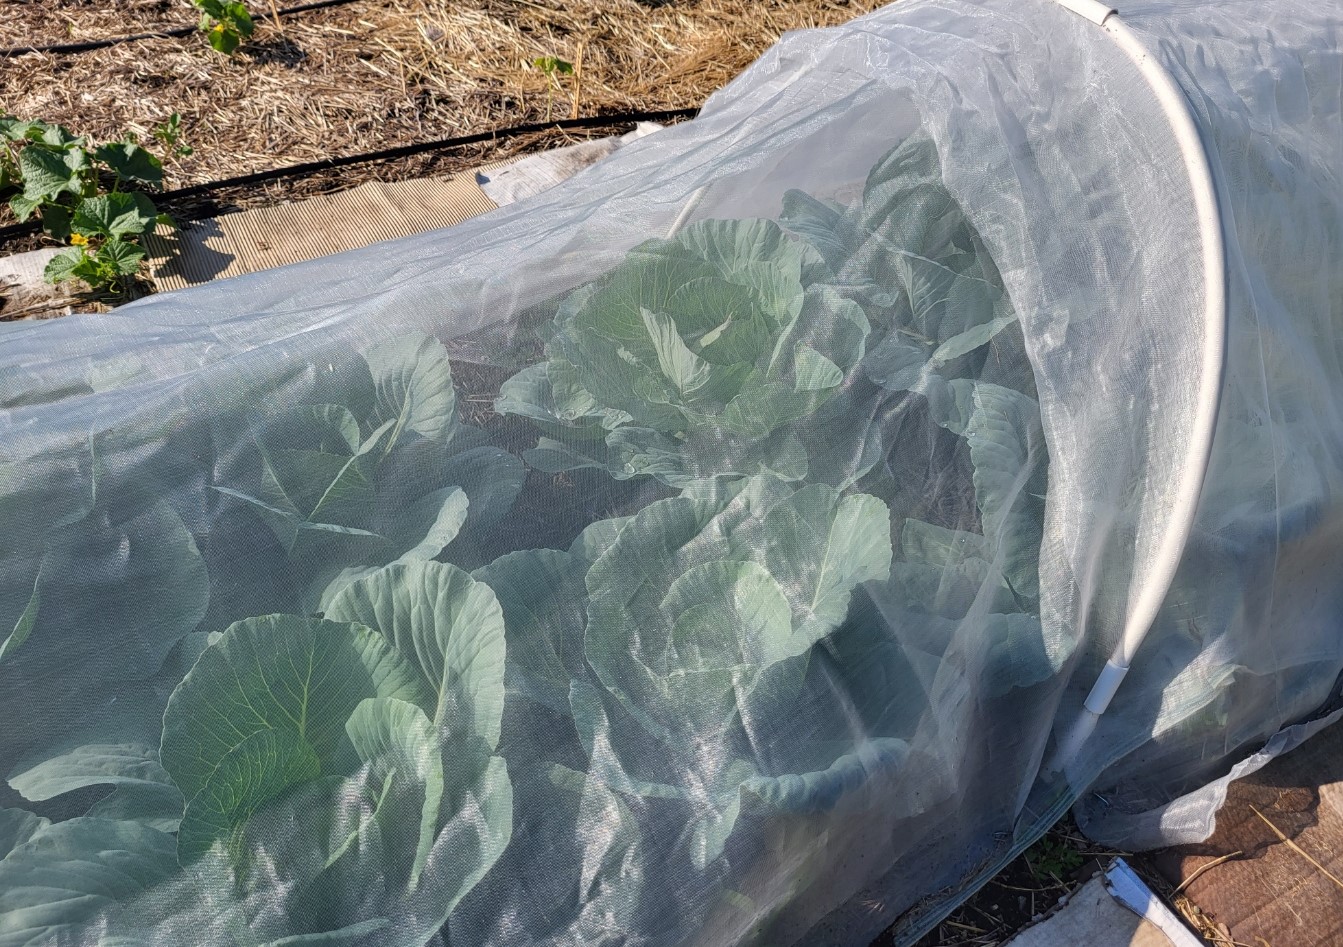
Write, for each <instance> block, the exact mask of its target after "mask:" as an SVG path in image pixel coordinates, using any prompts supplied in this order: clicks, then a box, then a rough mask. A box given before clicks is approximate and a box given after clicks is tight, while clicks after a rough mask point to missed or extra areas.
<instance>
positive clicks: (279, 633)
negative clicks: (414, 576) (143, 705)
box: [160, 615, 429, 827]
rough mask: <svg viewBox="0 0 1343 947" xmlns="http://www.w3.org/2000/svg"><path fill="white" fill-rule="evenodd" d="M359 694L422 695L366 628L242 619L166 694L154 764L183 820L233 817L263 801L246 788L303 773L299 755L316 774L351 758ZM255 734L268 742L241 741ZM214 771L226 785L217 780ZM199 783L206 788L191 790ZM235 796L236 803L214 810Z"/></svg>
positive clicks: (219, 821) (406, 668)
mask: <svg viewBox="0 0 1343 947" xmlns="http://www.w3.org/2000/svg"><path fill="white" fill-rule="evenodd" d="M367 697H399V698H402V699H405V700H410V701H412V702H416V703H425V702H427V701H428V700H429V696H428V694H427V693H426V691H425V689H424V686H423V684H422V682H421V680H420V678H419V676H418V675H417V674H416V673H415V670H414V669H413V668H412V667H411V666H410V665H409V664H407V663H406V661H405V660H403V659H402V658H401V657H400V656H399V655H398V654H397V653H396V651H395V650H393V648H392V647H391V646H390V644H389V643H388V642H387V640H386V639H385V638H383V637H382V636H381V635H379V634H377V633H376V632H374V631H372V630H370V629H368V628H365V627H362V626H360V625H354V624H348V623H338V622H333V621H326V620H322V619H314V618H302V617H298V616H292V615H269V616H264V617H261V618H249V619H246V620H244V621H240V622H237V623H236V624H233V625H231V626H229V628H228V629H227V630H225V632H224V634H223V635H222V636H221V637H220V638H219V640H218V641H216V642H215V643H214V644H212V645H210V647H208V648H206V649H205V651H204V653H202V654H201V656H200V658H199V659H198V660H197V661H196V664H195V665H194V666H193V667H192V669H191V671H190V672H189V673H188V674H187V675H186V677H185V678H184V679H183V680H182V683H181V684H179V685H178V687H177V689H176V690H175V691H174V692H173V695H172V698H171V699H170V700H169V701H168V707H167V710H166V711H165V712H164V715H163V743H162V746H161V748H160V758H161V762H162V764H163V768H164V769H165V770H167V772H168V774H169V775H170V776H171V777H172V779H173V782H174V783H176V784H177V786H178V787H179V788H180V789H181V790H182V793H183V795H184V796H185V797H186V798H187V800H188V811H189V812H191V811H192V810H195V811H194V812H193V813H192V817H193V819H195V820H197V821H198V822H199V823H202V824H207V825H211V826H215V827H220V826H223V825H226V824H233V823H231V822H230V819H231V818H232V815H231V813H232V812H238V813H242V812H243V810H244V809H246V810H248V811H250V810H252V809H255V808H256V807H257V806H259V805H260V804H261V803H262V802H264V801H265V799H263V798H261V797H260V795H258V793H257V792H255V791H253V790H252V789H250V788H248V787H249V786H253V787H254V786H262V787H264V790H265V794H267V798H269V796H273V795H278V794H279V793H280V792H281V791H283V789H284V788H285V786H286V785H288V784H289V783H290V782H293V781H295V780H296V779H297V778H298V777H300V776H303V777H306V776H308V775H310V769H311V767H310V761H308V760H307V754H308V753H311V754H312V757H313V758H315V760H316V761H317V763H318V765H319V766H320V769H321V771H322V772H325V773H340V772H342V771H343V770H344V769H345V768H346V767H347V766H348V765H349V762H350V761H351V757H350V753H349V752H348V741H347V739H346V735H345V722H346V721H347V720H348V719H349V718H350V714H351V713H353V712H354V708H355V707H356V706H358V704H359V702H360V701H361V700H363V699H365V698H367ZM262 732H270V733H271V734H272V739H273V742H272V743H269V744H266V743H257V742H251V743H249V742H248V741H249V740H253V738H254V737H255V735H256V734H258V733H262ZM257 739H259V738H257ZM226 761H227V765H226ZM217 769H218V770H219V771H220V772H219V774H216V770H217ZM277 770H278V771H279V772H280V773H281V774H290V775H291V776H292V777H294V778H293V779H290V780H288V781H286V779H285V778H283V775H281V776H277V775H276V771H277ZM224 777H228V778H229V779H230V780H231V781H232V782H233V783H234V784H236V785H223V784H220V783H219V781H218V780H219V779H220V778H224ZM211 783H214V785H210V784H211ZM207 786H208V787H209V794H208V795H205V796H198V794H200V793H202V792H203V791H204V790H206V788H207ZM235 799H244V800H245V801H246V804H245V805H244V806H241V807H240V808H237V809H234V810H228V811H225V810H224V808H221V807H224V804H225V803H226V802H228V801H229V800H235ZM207 806H208V807H209V808H202V807H207Z"/></svg>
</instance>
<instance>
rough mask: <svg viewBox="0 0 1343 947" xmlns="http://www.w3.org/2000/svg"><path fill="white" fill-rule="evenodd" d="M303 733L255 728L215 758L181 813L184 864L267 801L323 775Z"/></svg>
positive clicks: (179, 846)
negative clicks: (202, 781)
mask: <svg viewBox="0 0 1343 947" xmlns="http://www.w3.org/2000/svg"><path fill="white" fill-rule="evenodd" d="M305 736H306V734H305V733H303V732H300V731H298V730H296V729H281V730H275V729H267V730H256V731H253V732H252V733H251V734H249V735H248V736H247V737H245V738H243V739H242V740H241V741H239V742H238V743H237V745H235V746H233V747H232V748H231V749H229V751H228V752H227V753H225V754H224V755H223V756H222V757H221V758H220V759H219V762H218V763H217V764H216V765H215V767H214V769H213V770H212V771H211V772H210V773H209V775H208V776H207V777H206V779H205V782H204V783H203V784H202V785H201V787H200V790H199V791H198V792H197V793H196V794H195V795H194V796H192V797H191V801H190V802H188V803H187V807H186V811H185V812H184V813H183V814H182V824H181V828H180V829H179V831H178V833H177V857H178V858H179V859H180V860H181V861H182V863H183V864H186V863H188V862H192V861H195V860H196V859H197V858H199V857H200V856H202V855H204V854H205V853H206V852H208V851H209V850H210V849H211V848H212V847H213V846H214V844H215V842H216V841H217V840H219V839H228V838H229V836H230V835H231V834H232V833H233V832H234V831H235V830H236V829H237V828H238V827H240V826H242V825H245V824H246V822H247V820H248V819H250V818H251V817H252V814H253V813H255V812H256V811H257V810H258V809H259V808H261V806H263V805H265V804H266V803H267V802H269V801H270V800H271V799H274V798H275V797H276V796H279V795H281V794H283V793H284V792H285V791H286V790H288V789H289V788H290V787H291V786H297V785H300V784H302V783H306V782H310V781H312V780H314V779H316V778H317V777H318V776H319V775H320V774H321V769H322V761H321V760H319V759H318V757H317V754H316V752H315V751H314V750H313V748H312V746H311V745H309V744H308V742H307V741H306V740H305ZM235 847H236V846H235ZM235 854H236V853H235Z"/></svg>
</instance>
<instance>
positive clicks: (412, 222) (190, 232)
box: [146, 173, 496, 292]
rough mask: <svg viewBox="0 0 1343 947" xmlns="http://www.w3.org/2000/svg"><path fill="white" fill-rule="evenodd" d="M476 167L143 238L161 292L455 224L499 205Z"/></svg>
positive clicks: (361, 188) (250, 212)
mask: <svg viewBox="0 0 1343 947" xmlns="http://www.w3.org/2000/svg"><path fill="white" fill-rule="evenodd" d="M495 206H496V205H495V203H494V201H492V200H490V199H489V198H488V197H486V196H485V192H484V191H482V190H481V189H480V186H479V185H477V184H476V181H475V176H474V173H466V174H455V175H452V176H450V177H440V178H418V179H416V180H413V181H396V182H394V183H384V182H381V181H370V182H368V183H367V184H361V185H359V186H358V187H355V188H351V189H350V190H348V191H341V192H339V193H336V194H329V195H324V196H321V197H313V198H309V199H308V200H305V201H299V202H296V203H293V204H279V205H276V206H274V207H260V208H257V209H255V210H247V211H240V212H238V213H235V214H224V215H221V216H219V217H215V218H212V219H210V220H203V221H199V222H197V223H193V224H188V225H186V226H185V227H183V228H182V229H181V230H179V231H172V230H167V229H165V228H160V229H159V231H158V232H157V233H156V234H154V236H152V237H149V238H148V239H147V240H146V243H147V249H148V250H149V263H150V273H151V275H152V276H153V278H154V283H155V285H156V286H157V287H158V290H159V292H167V291H168V290H173V289H183V288H185V287H187V286H194V285H196V284H198V283H204V282H208V281H209V280H212V279H223V278H225V277H229V276H241V275H242V274H243V273H254V272H256V271H258V270H266V269H270V268H271V267H275V266H283V265H284V264H286V263H299V262H301V261H303V260H313V259H316V258H317V257H321V256H326V255H328V254H331V253H340V252H341V251H344V250H355V249H358V248H359V247H366V246H368V245H370V244H373V243H380V242H382V241H383V240H393V239H395V238H397V237H407V236H410V235H411V234H416V233H423V232H424V231H426V230H433V229H435V228H438V227H451V226H452V225H453V224H459V223H461V222H462V221H463V220H466V219H467V218H469V217H475V216H476V215H478V214H483V213H485V212H486V211H491V210H494V208H495Z"/></svg>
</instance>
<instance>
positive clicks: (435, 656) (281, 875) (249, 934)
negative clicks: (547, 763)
mask: <svg viewBox="0 0 1343 947" xmlns="http://www.w3.org/2000/svg"><path fill="white" fill-rule="evenodd" d="M199 645H200V646H201V647H200V653H199V657H197V658H196V660H195V662H194V664H193V665H192V666H191V668H190V670H189V671H188V672H187V673H186V675H185V676H184V677H183V678H182V680H181V681H180V683H178V684H177V686H176V688H175V689H174V690H173V692H172V695H171V697H170V699H169V700H168V703H167V706H166V709H165V710H164V712H163V717H162V733H161V738H160V740H159V742H158V745H157V746H156V747H155V746H147V745H144V744H119V745H114V744H103V745H85V746H79V747H76V748H74V749H71V750H69V751H67V752H64V753H61V754H58V755H55V756H52V757H50V758H48V759H45V760H43V761H41V762H39V763H37V764H36V765H32V766H29V767H28V768H26V769H23V770H21V771H19V772H16V773H14V774H12V775H11V776H10V778H9V783H10V785H11V787H13V788H14V789H15V790H16V791H18V792H19V793H21V794H22V795H23V796H25V797H26V798H28V799H30V800H35V801H41V800H52V799H57V798H58V797H61V796H62V795H64V794H67V793H72V792H74V791H76V790H79V789H83V788H85V787H89V786H95V785H111V786H115V787H116V793H117V794H119V798H118V799H117V800H116V801H115V804H114V806H112V807H109V806H108V805H107V804H106V800H104V801H103V802H102V803H99V804H98V805H97V806H95V807H94V809H93V810H91V811H90V812H87V813H85V814H84V815H81V816H76V817H74V818H70V819H67V820H64V821H61V822H55V823H53V822H49V821H48V820H46V819H42V818H38V817H36V816H32V815H30V814H28V813H24V812H22V811H20V810H12V809H11V810H3V811H2V812H0V829H2V830H0V843H3V846H4V847H0V855H3V859H2V860H0V892H3V893H0V943H16V944H17V943H38V942H47V941H51V940H58V939H63V938H67V937H72V936H76V935H77V932H79V931H82V930H91V929H95V928H102V929H104V930H106V931H108V932H110V936H113V937H116V938H121V940H118V941H117V942H119V943H121V942H125V943H168V942H172V943H187V942H191V941H192V940H193V938H194V937H195V936H198V934H199V931H200V930H202V929H210V930H218V931H221V932H224V931H229V930H230V929H231V930H232V931H233V933H234V934H235V935H240V936H243V937H244V938H245V939H246V940H247V941H248V942H252V943H270V942H274V943H278V942H281V941H282V940H283V941H284V942H289V938H292V937H295V936H301V938H303V939H304V942H313V943H339V942H347V941H350V942H354V941H358V940H359V939H360V938H361V937H371V936H372V935H374V934H375V933H377V932H379V931H382V932H383V933H382V934H379V935H378V938H377V939H378V942H382V943H399V944H419V943H423V942H424V941H426V940H428V939H429V938H430V937H431V936H432V935H433V934H434V933H435V931H436V930H437V929H438V928H439V927H440V926H441V925H442V924H443V923H444V921H445V920H446V919H447V916H448V914H449V913H450V912H451V910H452V908H453V907H454V906H455V905H456V903H457V902H458V901H460V900H461V898H462V897H463V896H464V895H465V894H466V893H467V892H468V891H469V890H470V889H471V887H472V886H474V885H475V884H476V883H477V882H478V881H479V880H480V878H481V877H482V876H483V875H484V874H485V872H486V871H487V870H488V869H489V867H490V865H491V864H493V862H494V861H495V860H496V859H497V858H498V857H499V855H500V853H501V852H502V851H503V849H504V848H505V847H506V845H507V843H508V840H509V837H510V832H511V824H512V823H511V812H512V803H511V799H512V793H511V788H510V783H509V779H508V774H507V771H506V769H505V767H504V765H503V761H502V760H501V759H500V758H498V757H497V756H496V755H494V751H495V747H496V746H497V744H498V739H499V725H500V715H501V713H502V704H503V677H504V651H505V641H504V626H503V619H502V614H501V612H500V609H499V605H498V602H497V600H496V599H495V597H494V595H493V593H492V592H491V591H490V590H489V588H488V587H487V586H485V585H483V584H482V583H480V582H477V581H475V580H473V579H472V578H471V577H470V576H469V575H468V574H466V573H465V572H462V571H461V570H459V569H457V568H455V567H454V566H450V565H447V564H444V563H432V562H413V563H397V564H393V565H390V566H388V567H386V568H384V569H382V570H379V571H377V572H374V573H372V574H370V575H368V576H365V577H363V578H361V579H359V580H357V581H354V582H352V583H351V584H350V585H348V586H346V587H345V588H343V589H342V590H341V592H340V594H339V595H337V596H336V597H335V598H334V599H333V601H332V602H331V604H330V606H329V607H328V608H327V610H326V612H325V615H324V616H323V617H321V618H315V617H303V616H296V615H268V616H261V617H257V618H248V619H244V620H242V621H239V622H236V623H234V624H233V625H230V626H229V627H228V628H226V629H224V630H223V632H222V633H219V634H212V635H209V636H206V640H204V641H201V642H199ZM109 798H111V797H109ZM151 885H152V886H153V890H152V891H149V893H150V895H151V897H150V898H149V899H148V900H145V901H139V900H137V898H138V896H139V895H141V894H142V893H145V892H146V891H147V890H148V889H149V888H150V886H151ZM202 925H203V926H202ZM384 929H385V930H384ZM193 931H195V932H196V933H194V934H193Z"/></svg>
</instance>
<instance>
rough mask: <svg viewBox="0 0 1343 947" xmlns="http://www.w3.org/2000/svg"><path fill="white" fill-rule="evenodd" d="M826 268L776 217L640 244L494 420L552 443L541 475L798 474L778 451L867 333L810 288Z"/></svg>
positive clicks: (588, 295) (838, 298)
mask: <svg viewBox="0 0 1343 947" xmlns="http://www.w3.org/2000/svg"><path fill="white" fill-rule="evenodd" d="M816 266H820V267H822V268H824V264H823V263H822V262H821V261H820V260H819V258H817V257H816V256H815V254H814V252H813V251H811V250H810V249H809V248H808V247H806V246H805V245H803V244H800V243H798V242H796V241H794V240H792V239H790V238H789V237H788V236H787V235H786V234H785V233H784V231H783V230H781V229H780V228H779V226H778V225H777V224H775V223H773V222H772V221H767V220H708V221H700V222H697V223H695V224H692V225H690V226H689V227H686V228H685V229H684V230H682V231H681V232H680V233H678V234H677V235H676V237H675V238H673V239H669V240H654V241H650V242H648V243H645V244H643V245H641V246H639V247H636V248H635V249H633V250H632V251H630V253H629V254H628V255H627V257H626V258H625V260H624V261H623V262H622V263H621V265H620V266H618V267H617V268H616V269H614V270H613V271H611V272H610V273H608V274H607V275H606V276H605V277H603V278H602V279H600V280H598V281H596V282H595V283H594V284H591V285H589V286H585V287H582V288H580V289H579V290H576V291H575V292H574V293H573V294H572V295H571V296H570V297H569V299H568V300H566V301H565V303H564V304H563V305H562V306H561V307H560V310H559V313H558V315H557V317H556V320H555V325H554V331H553V332H552V333H551V334H550V337H549V341H548V342H547V345H546V356H547V361H546V362H545V363H544V365H540V366H532V367H530V368H528V369H524V370H523V371H522V372H520V373H519V374H518V375H516V376H514V377H513V378H512V379H510V380H509V381H508V382H506V383H505V384H504V386H503V387H502V388H501V389H500V395H499V398H498V399H497V401H496V405H495V407H496V410H497V411H499V412H501V413H513V414H519V415H522V416H525V417H528V418H530V419H532V420H533V421H535V422H536V423H537V424H538V425H539V426H540V427H541V428H542V429H543V430H544V431H545V432H546V433H547V434H548V435H550V436H551V438H553V439H554V440H548V441H546V442H545V443H543V444H541V445H538V449H537V450H536V451H534V452H532V453H531V454H529V455H528V459H529V461H532V462H533V463H534V464H537V465H539V466H541V467H543V469H548V470H563V469H573V468H575V467H582V466H597V467H605V468H606V469H608V470H609V471H610V472H611V473H613V474H614V475H615V476H617V477H620V478H622V479H625V478H628V477H630V476H636V475H640V474H651V475H653V476H657V477H659V478H660V479H662V480H664V481H665V482H667V483H669V484H673V485H679V484H681V483H684V482H687V481H689V480H692V479H695V478H698V477H704V476H728V477H740V476H743V475H751V474H756V473H760V472H762V471H766V470H771V471H782V470H784V469H788V470H789V472H790V473H793V472H794V471H795V467H796V465H790V466H788V467H786V468H785V467H780V466H779V465H777V464H776V463H775V462H774V458H777V457H778V456H779V454H780V451H779V449H778V446H777V445H770V444H767V443H766V441H767V440H768V439H770V438H771V437H772V436H774V435H775V434H776V433H777V432H780V431H781V429H782V428H783V427H784V426H785V425H789V424H791V423H793V422H797V421H800V420H801V419H803V418H806V417H808V416H809V415H811V414H813V413H814V412H815V411H816V410H817V409H818V408H819V407H820V406H821V405H822V404H824V403H825V402H826V401H827V400H828V399H829V398H831V397H832V396H833V395H834V394H835V393H836V392H837V391H838V390H839V389H840V388H841V386H842V385H843V382H844V378H845V375H846V373H847V372H848V371H849V370H850V369H852V367H853V366H854V365H856V364H857V362H858V361H859V360H860V359H861V358H862V356H863V350H864V346H865V344H866V336H867V334H868V332H869V331H870V325H869V322H868V319H867V316H866V315H865V314H864V313H863V311H862V310H861V308H859V307H858V306H857V305H856V304H855V303H854V302H852V301H851V300H848V299H846V298H844V297H843V296H842V295H841V294H840V293H838V292H837V291H836V290H834V289H833V288H830V287H820V286H813V287H804V285H803V282H802V280H803V274H804V271H805V272H810V271H811V269H809V268H814V267H816ZM598 437H602V438H603V439H604V440H605V441H606V444H605V448H604V449H603V448H601V447H599V446H596V445H594V443H593V442H594V441H595V439H596V438H598Z"/></svg>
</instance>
